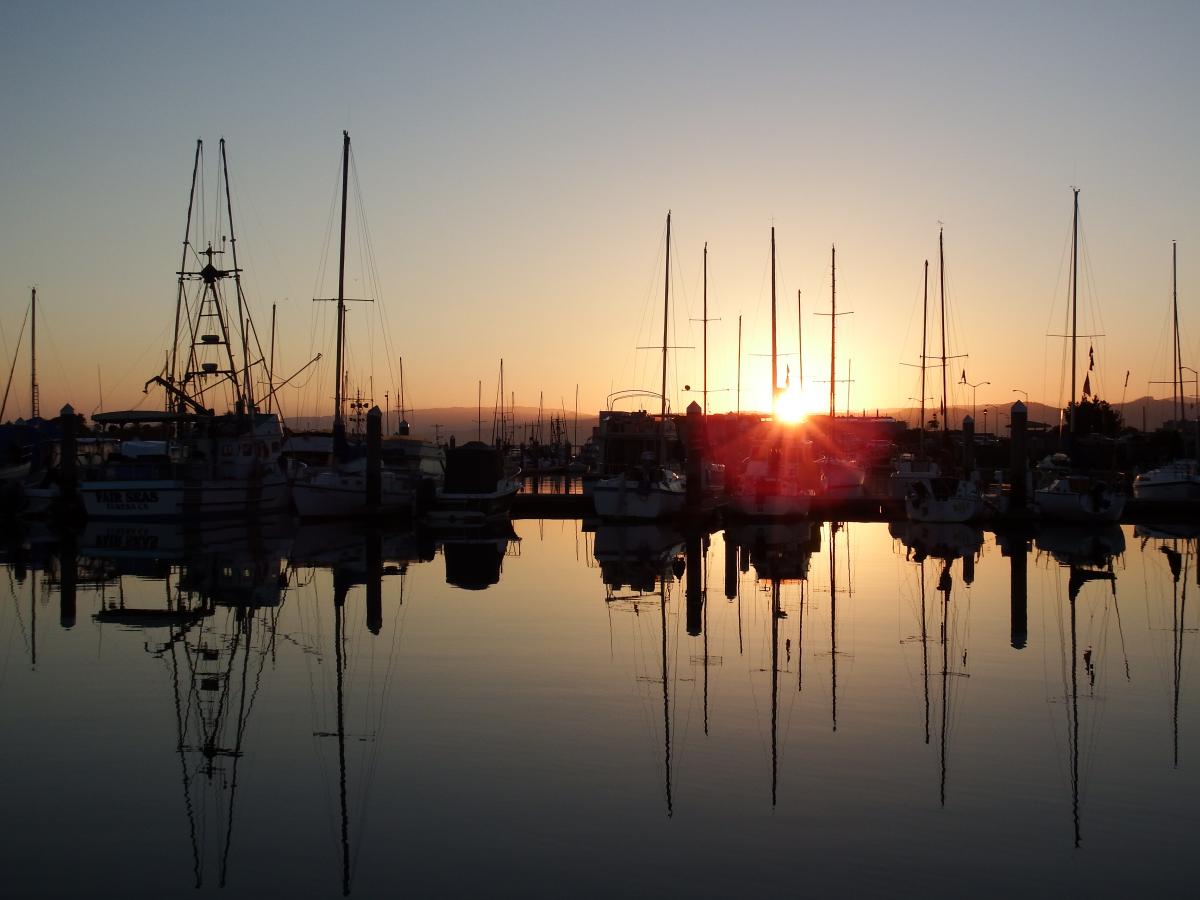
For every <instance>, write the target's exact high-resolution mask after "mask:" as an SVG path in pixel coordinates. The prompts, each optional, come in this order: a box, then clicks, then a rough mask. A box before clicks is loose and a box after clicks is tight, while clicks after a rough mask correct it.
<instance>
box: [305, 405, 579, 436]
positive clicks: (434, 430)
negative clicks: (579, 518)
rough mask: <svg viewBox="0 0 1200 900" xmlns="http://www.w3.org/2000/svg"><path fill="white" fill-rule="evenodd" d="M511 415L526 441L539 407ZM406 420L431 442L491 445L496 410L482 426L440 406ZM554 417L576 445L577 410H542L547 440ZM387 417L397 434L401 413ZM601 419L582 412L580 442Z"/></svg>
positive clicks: (316, 420) (413, 412) (325, 422)
mask: <svg viewBox="0 0 1200 900" xmlns="http://www.w3.org/2000/svg"><path fill="white" fill-rule="evenodd" d="M509 415H510V416H511V417H512V418H515V419H516V433H517V441H518V442H520V441H522V440H524V439H525V436H526V434H527V433H528V429H529V428H531V427H532V426H533V425H534V424H535V423H536V422H537V419H538V408H537V407H536V406H518V407H517V408H516V410H515V412H510V413H509ZM407 417H408V424H409V426H410V427H411V428H412V434H414V435H416V436H418V437H426V438H429V439H431V440H432V439H434V438H435V437H436V438H441V439H442V440H448V439H449V438H450V436H451V435H453V436H454V439H455V441H457V442H458V443H464V442H466V441H473V440H475V438H476V437H477V436H481V437H482V438H483V440H485V441H487V442H489V443H490V442H491V440H492V419H493V410H492V409H491V407H488V406H485V407H484V408H483V416H482V424H481V425H480V424H478V423H477V420H478V419H479V411H478V409H477V408H476V407H474V406H440V407H432V408H430V409H410V410H408V411H407ZM552 417H555V418H561V419H563V420H564V422H565V426H566V430H567V438H568V439H569V440H571V441H572V442H574V440H575V436H574V435H575V413H574V411H573V410H568V411H567V412H566V414H565V415H564V414H563V412H562V410H549V409H544V410H542V430H543V432H545V440H549V436H550V419H551V418H552ZM387 418H388V421H387V422H385V423H384V424H385V429H384V431H385V434H391V433H394V432H395V430H396V426H397V424H398V423H399V421H400V413H399V410H395V409H393V410H391V411H390V414H388V415H387ZM598 419H599V417H598V416H597V415H596V414H595V413H590V414H584V412H583V411H582V410H580V413H579V443H581V444H582V443H583V442H584V441H586V440H587V439H588V438H590V437H591V436H592V428H593V427H594V426H595V425H596V423H597V421H598ZM287 426H288V427H289V428H291V429H292V430H293V431H304V430H308V429H312V430H316V431H328V430H329V429H330V428H332V427H333V417H332V416H297V417H295V418H289V419H288V420H287Z"/></svg>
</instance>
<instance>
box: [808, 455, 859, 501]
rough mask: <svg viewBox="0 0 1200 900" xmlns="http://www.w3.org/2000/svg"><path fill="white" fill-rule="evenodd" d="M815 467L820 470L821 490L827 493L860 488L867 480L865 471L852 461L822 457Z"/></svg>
mask: <svg viewBox="0 0 1200 900" xmlns="http://www.w3.org/2000/svg"><path fill="white" fill-rule="evenodd" d="M817 467H818V468H819V469H820V470H821V488H822V489H823V490H825V491H827V492H828V491H844V490H850V489H853V488H860V487H862V485H863V482H864V481H866V478H867V473H866V470H865V469H863V467H862V466H860V465H859V464H858V463H857V462H855V461H854V460H852V459H835V458H833V457H829V456H823V457H821V458H820V459H818V460H817Z"/></svg>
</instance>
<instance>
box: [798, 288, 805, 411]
mask: <svg viewBox="0 0 1200 900" xmlns="http://www.w3.org/2000/svg"><path fill="white" fill-rule="evenodd" d="M796 358H797V360H798V362H797V366H798V368H799V369H800V390H801V392H803V391H804V307H803V305H802V304H801V303H800V291H799V289H797V290H796Z"/></svg>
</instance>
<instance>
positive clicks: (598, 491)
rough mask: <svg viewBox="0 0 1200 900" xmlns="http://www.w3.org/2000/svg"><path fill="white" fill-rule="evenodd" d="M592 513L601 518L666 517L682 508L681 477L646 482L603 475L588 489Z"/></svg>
mask: <svg viewBox="0 0 1200 900" xmlns="http://www.w3.org/2000/svg"><path fill="white" fill-rule="evenodd" d="M592 502H593V503H595V505H596V514H597V515H599V516H601V517H602V518H605V519H666V518H670V517H671V516H674V515H678V514H679V513H680V512H682V511H683V507H684V505H685V504H686V502H687V493H686V490H685V487H684V483H683V479H680V478H676V479H669V480H665V481H662V480H660V481H654V482H650V483H649V484H646V483H644V482H641V481H638V480H636V479H631V478H626V477H625V476H623V475H620V476H617V477H616V478H605V479H603V480H602V481H599V482H597V483H596V486H595V487H594V488H593V489H592Z"/></svg>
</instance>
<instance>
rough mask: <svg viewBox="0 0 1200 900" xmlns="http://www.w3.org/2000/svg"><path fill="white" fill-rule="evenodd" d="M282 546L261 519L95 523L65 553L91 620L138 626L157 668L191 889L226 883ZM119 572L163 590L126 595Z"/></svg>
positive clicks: (279, 588) (280, 529) (280, 581)
mask: <svg viewBox="0 0 1200 900" xmlns="http://www.w3.org/2000/svg"><path fill="white" fill-rule="evenodd" d="M289 546H290V540H289V537H288V534H287V529H286V526H285V523H282V522H270V521H268V522H264V523H258V524H255V525H252V526H246V525H227V526H222V527H216V528H211V527H210V528H204V529H192V528H185V527H184V526H182V525H180V524H156V525H129V524H117V523H113V524H103V525H94V524H93V525H89V526H88V527H87V529H85V531H84V532H83V534H82V535H81V537H80V540H79V547H78V553H79V557H80V558H79V559H74V558H73V552H74V548H73V547H69V546H67V547H65V548H64V553H63V558H62V571H63V572H64V573H65V572H68V571H72V572H76V571H80V570H82V571H84V572H86V573H87V576H86V581H87V582H89V583H90V584H91V585H92V586H94V588H95V589H96V591H97V593H98V607H99V608H98V609H97V611H96V612H95V613H94V614H93V620H94V621H95V622H96V623H98V624H99V625H100V626H102V627H116V628H119V629H127V630H136V631H137V632H138V633H139V634H141V635H142V636H143V642H144V643H143V649H144V651H145V652H146V653H147V654H148V655H149V656H151V657H152V658H154V659H156V660H161V661H163V662H164V663H165V664H166V667H167V675H168V679H169V682H170V690H171V697H172V704H173V709H174V714H175V729H176V735H177V741H176V753H177V754H178V757H179V776H180V782H181V786H182V793H183V805H184V811H185V813H186V817H187V826H188V837H189V841H190V846H191V858H192V877H193V884H194V886H195V887H197V888H199V887H201V886H203V884H204V883H205V879H206V876H209V875H210V874H215V877H216V880H217V884H218V885H219V886H221V887H224V886H225V885H226V883H227V879H228V873H229V859H230V851H231V848H232V845H233V837H234V834H235V829H234V823H235V812H236V808H237V803H236V801H237V795H238V785H239V771H240V764H241V761H242V759H243V757H244V755H245V749H246V747H245V745H246V740H247V735H248V732H249V725H250V719H251V715H252V713H253V711H254V709H255V704H256V700H257V699H258V697H259V694H260V689H261V687H262V683H263V677H264V670H265V668H266V664H267V660H268V658H269V657H270V656H271V655H272V654H273V653H274V651H275V640H276V634H277V626H278V621H279V614H280V606H281V603H282V600H283V596H284V588H285V587H286V576H285V574H284V571H283V563H284V559H285V557H286V553H287V550H288V547H289ZM129 577H133V578H139V579H150V580H153V581H155V582H158V583H160V586H161V593H160V594H158V596H157V597H154V596H146V597H143V596H142V595H141V593H140V592H127V591H126V590H125V579H126V578H129ZM66 581H67V579H66V578H64V579H63V582H64V584H65V583H66ZM64 593H65V591H64ZM210 867H211V868H212V869H214V870H215V872H213V873H210V872H209V868H210Z"/></svg>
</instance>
